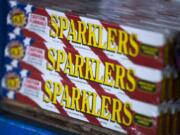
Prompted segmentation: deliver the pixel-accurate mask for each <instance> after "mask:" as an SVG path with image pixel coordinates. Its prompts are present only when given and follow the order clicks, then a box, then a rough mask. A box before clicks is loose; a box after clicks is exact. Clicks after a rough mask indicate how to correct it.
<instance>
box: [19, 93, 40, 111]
mask: <svg viewBox="0 0 180 135" xmlns="http://www.w3.org/2000/svg"><path fill="white" fill-rule="evenodd" d="M16 100H17V101H19V102H21V103H25V104H28V105H31V106H32V107H38V108H40V106H39V105H38V104H37V103H36V102H34V101H33V100H32V99H30V98H29V97H27V96H24V95H22V94H21V93H19V92H17V93H16Z"/></svg>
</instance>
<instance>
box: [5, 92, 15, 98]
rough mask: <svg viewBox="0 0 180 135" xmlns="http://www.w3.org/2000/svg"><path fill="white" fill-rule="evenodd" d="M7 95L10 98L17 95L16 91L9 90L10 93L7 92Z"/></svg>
mask: <svg viewBox="0 0 180 135" xmlns="http://www.w3.org/2000/svg"><path fill="white" fill-rule="evenodd" d="M7 97H8V98H9V99H14V97H15V92H14V91H9V92H8V94H7Z"/></svg>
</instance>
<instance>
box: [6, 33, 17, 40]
mask: <svg viewBox="0 0 180 135" xmlns="http://www.w3.org/2000/svg"><path fill="white" fill-rule="evenodd" d="M8 36H9V39H10V40H12V39H15V37H16V35H15V34H14V33H9V34H8Z"/></svg>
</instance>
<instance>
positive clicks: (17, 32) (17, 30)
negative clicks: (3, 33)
mask: <svg viewBox="0 0 180 135" xmlns="http://www.w3.org/2000/svg"><path fill="white" fill-rule="evenodd" d="M20 31H21V29H20V28H18V27H16V28H15V29H14V33H15V34H16V35H20Z"/></svg>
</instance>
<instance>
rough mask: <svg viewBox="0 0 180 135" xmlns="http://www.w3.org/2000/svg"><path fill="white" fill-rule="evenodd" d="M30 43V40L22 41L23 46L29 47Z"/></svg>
mask: <svg viewBox="0 0 180 135" xmlns="http://www.w3.org/2000/svg"><path fill="white" fill-rule="evenodd" d="M30 42H31V39H30V38H25V40H24V41H23V43H24V45H25V46H29V45H30Z"/></svg>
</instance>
